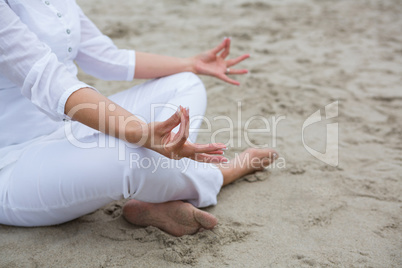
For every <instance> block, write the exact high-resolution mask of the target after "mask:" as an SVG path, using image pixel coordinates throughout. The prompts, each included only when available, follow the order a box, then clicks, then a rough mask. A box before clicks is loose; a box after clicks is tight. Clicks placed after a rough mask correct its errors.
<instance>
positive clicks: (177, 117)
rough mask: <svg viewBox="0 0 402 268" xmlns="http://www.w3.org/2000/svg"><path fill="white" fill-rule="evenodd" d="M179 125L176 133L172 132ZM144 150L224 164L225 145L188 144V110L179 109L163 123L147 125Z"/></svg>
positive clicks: (225, 160) (225, 159) (167, 155)
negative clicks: (146, 139) (146, 138)
mask: <svg viewBox="0 0 402 268" xmlns="http://www.w3.org/2000/svg"><path fill="white" fill-rule="evenodd" d="M179 124H180V128H179V131H178V133H174V132H172V130H173V129H174V128H175V127H176V126H178V125H179ZM148 129H149V130H148V131H149V132H148V133H150V135H149V134H148V137H149V138H148V141H147V142H146V144H145V147H146V148H149V149H152V150H154V151H156V152H158V153H160V154H162V155H164V156H166V157H168V158H171V159H181V158H183V157H188V158H191V159H193V160H196V161H199V162H210V163H224V162H227V161H228V159H227V158H225V157H224V156H223V150H226V145H225V144H223V143H214V144H198V143H191V142H189V141H188V140H187V139H188V135H189V129H190V116H189V110H188V108H187V109H185V108H183V107H181V106H180V107H179V109H178V110H177V112H176V113H175V114H174V115H172V116H171V117H170V118H169V119H168V120H166V121H164V122H152V123H150V124H148Z"/></svg>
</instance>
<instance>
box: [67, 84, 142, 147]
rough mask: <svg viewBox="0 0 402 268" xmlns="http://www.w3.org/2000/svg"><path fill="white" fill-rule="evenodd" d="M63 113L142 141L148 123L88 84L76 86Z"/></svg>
mask: <svg viewBox="0 0 402 268" xmlns="http://www.w3.org/2000/svg"><path fill="white" fill-rule="evenodd" d="M65 114H67V115H68V116H70V117H71V118H72V119H74V120H77V121H79V122H81V123H82V124H84V125H87V126H89V127H91V128H94V129H96V130H99V131H101V132H103V133H106V134H108V135H111V136H114V137H116V138H119V139H122V140H125V141H128V142H130V143H136V144H140V145H143V144H145V141H146V139H147V134H148V125H147V124H146V123H145V122H143V121H141V120H140V119H139V118H137V117H136V116H134V115H133V114H131V113H130V112H128V111H127V110H125V109H123V108H122V107H120V106H119V105H117V104H116V103H114V102H113V101H111V100H110V99H108V98H106V97H105V96H103V95H102V94H100V93H98V92H96V91H94V90H93V89H91V88H82V89H80V90H77V91H76V92H74V93H73V94H71V96H70V97H69V98H68V100H67V102H66V105H65Z"/></svg>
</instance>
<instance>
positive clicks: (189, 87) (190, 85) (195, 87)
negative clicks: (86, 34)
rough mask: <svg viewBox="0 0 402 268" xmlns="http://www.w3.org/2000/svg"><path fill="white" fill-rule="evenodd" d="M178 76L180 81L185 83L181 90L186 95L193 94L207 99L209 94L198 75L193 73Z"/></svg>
mask: <svg viewBox="0 0 402 268" xmlns="http://www.w3.org/2000/svg"><path fill="white" fill-rule="evenodd" d="M176 75H177V78H178V80H179V81H180V82H182V83H183V84H182V85H183V86H182V87H180V89H181V90H183V91H185V92H186V93H189V92H191V94H195V95H196V96H198V97H199V98H201V97H203V98H205V99H206V96H207V94H206V91H205V86H204V83H203V82H202V81H201V79H200V78H199V77H198V76H197V75H195V74H194V73H191V72H184V73H178V74H176Z"/></svg>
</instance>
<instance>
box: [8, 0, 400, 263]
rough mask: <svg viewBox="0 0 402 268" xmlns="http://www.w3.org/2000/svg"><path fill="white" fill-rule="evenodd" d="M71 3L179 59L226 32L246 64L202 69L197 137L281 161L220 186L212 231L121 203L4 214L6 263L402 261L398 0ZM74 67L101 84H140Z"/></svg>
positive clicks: (149, 48)
mask: <svg viewBox="0 0 402 268" xmlns="http://www.w3.org/2000/svg"><path fill="white" fill-rule="evenodd" d="M77 2H78V3H79V4H80V5H81V7H82V9H83V10H84V12H85V13H86V14H87V15H88V16H89V17H90V18H91V19H92V20H93V21H94V22H95V24H96V25H97V26H98V27H99V28H100V29H101V30H102V31H103V32H104V33H105V34H108V35H109V36H110V37H111V38H112V39H113V40H114V41H115V43H116V45H117V46H119V47H121V48H128V49H132V48H134V49H136V50H138V51H145V52H153V53H160V54H165V55H172V56H179V57H188V56H192V55H194V54H196V53H199V52H201V51H204V50H206V49H209V48H212V47H213V46H215V45H217V44H218V43H219V42H221V41H222V39H223V38H224V37H225V36H227V37H232V48H231V56H232V57H236V56H239V55H241V54H244V53H250V54H251V58H250V59H248V60H247V61H245V62H244V63H242V64H241V65H239V67H241V68H248V69H249V70H250V73H249V74H247V75H244V76H239V77H236V79H238V80H239V81H240V82H241V85H240V86H239V87H236V86H232V85H229V84H225V83H224V82H222V81H220V80H217V79H214V78H211V77H202V80H203V82H204V83H205V86H206V88H207V93H208V108H207V113H206V117H207V118H208V119H209V120H210V122H211V125H210V131H205V132H203V133H201V134H200V135H199V139H198V141H199V142H210V141H211V137H212V136H213V135H214V136H213V137H214V138H215V139H216V141H220V142H227V143H229V144H230V150H229V151H228V153H227V155H228V156H229V157H233V156H234V155H235V154H236V153H239V152H241V151H242V150H243V149H245V148H247V147H249V146H250V145H265V146H269V147H274V148H276V150H277V151H278V152H279V154H280V159H279V160H278V162H277V163H276V164H275V166H274V167H273V168H270V169H268V170H267V171H265V172H259V173H256V174H254V175H250V176H247V177H245V178H243V179H241V180H239V181H237V182H235V183H233V184H232V185H229V186H227V187H225V188H224V189H222V191H221V193H220V194H219V197H218V205H217V206H214V207H210V208H207V209H205V210H206V211H208V212H210V213H212V214H214V215H215V216H216V217H217V218H218V219H219V225H218V226H217V227H216V228H215V229H213V230H210V231H204V232H201V233H198V234H196V235H190V236H183V237H180V238H177V237H172V236H170V235H168V234H166V233H164V232H162V231H160V230H158V229H156V228H154V227H148V228H142V227H137V226H133V225H131V224H129V223H127V222H126V221H125V220H124V219H123V218H122V217H121V208H122V205H123V204H124V201H123V200H122V201H116V202H114V203H111V204H109V205H107V206H106V207H104V208H102V209H99V210H97V211H95V212H94V213H92V214H90V215H86V216H84V217H81V218H79V219H77V220H74V221H72V222H69V223H65V224H62V225H59V226H52V227H42V228H16V227H9V226H0V237H1V239H0V267H187V266H188V265H190V266H195V267H402V256H401V255H402V224H401V222H402V175H401V174H402V154H401V153H402V124H401V122H402V1H398V0H395V1H392V0H372V1H363V0H354V1H349V0H339V1H318V0H317V1H313V0H284V1H275V0H270V1H268V0H266V1H245V0H232V1H223V0H217V1H212V0H197V1H184V0H163V1H142V0H133V1H121V0H115V1H106V0H97V1H94V0H89V1H83V0H79V1H77ZM80 78H81V79H82V80H83V81H85V82H87V83H89V84H90V85H93V86H95V87H96V88H97V89H98V90H100V91H101V92H103V93H104V94H106V95H110V94H113V93H115V92H118V91H120V90H124V89H127V88H130V87H132V86H133V85H135V84H138V83H140V82H143V81H142V80H136V81H133V82H115V81H106V82H105V81H100V80H97V79H96V78H93V77H90V76H88V75H85V74H83V73H82V72H81V73H80ZM183 105H184V106H185V104H183ZM326 108H327V109H326ZM239 111H240V112H239ZM316 111H320V112H321V115H322V120H320V121H318V122H315V123H313V124H310V125H309V124H308V123H305V122H306V120H307V119H308V118H309V116H310V115H312V114H314V113H315V112H316ZM217 116H226V117H227V118H230V119H231V122H232V123H233V125H232V126H231V125H230V123H229V120H227V118H226V117H217ZM253 116H257V117H254V118H253ZM258 116H259V117H258ZM307 122H308V121H307ZM229 127H232V129H233V130H234V131H233V132H232V133H230V132H229V131H228V130H226V131H222V129H224V128H226V129H227V128H229ZM268 127H269V128H268ZM303 127H304V129H303ZM203 128H205V129H207V128H208V126H207V125H206V124H204V125H203ZM255 129H263V130H262V131H260V132H257V131H255ZM264 129H265V130H264ZM219 130H221V131H220V132H219ZM245 130H246V131H245ZM247 130H248V131H247ZM302 133H303V134H304V136H303V138H302ZM336 133H338V139H337V140H335V141H334V140H331V138H330V137H335V136H334V135H336ZM327 134H328V135H327ZM327 136H328V139H327ZM307 148H310V149H307ZM336 148H338V150H337V149H336ZM326 149H327V150H326ZM308 150H310V152H313V154H314V151H318V153H321V155H320V154H318V153H315V154H316V156H318V158H320V159H321V160H320V159H318V158H316V157H314V156H313V155H312V154H311V153H310V152H309V151H308ZM325 152H327V154H324V153H325ZM336 153H338V155H336ZM322 160H325V161H327V163H330V164H327V163H324V162H323V161H322ZM336 160H339V161H338V163H337V164H336V162H337V161H336ZM331 163H332V165H331Z"/></svg>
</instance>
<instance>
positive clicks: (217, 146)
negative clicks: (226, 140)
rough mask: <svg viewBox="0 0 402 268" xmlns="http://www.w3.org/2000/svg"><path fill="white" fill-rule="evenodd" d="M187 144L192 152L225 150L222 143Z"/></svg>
mask: <svg viewBox="0 0 402 268" xmlns="http://www.w3.org/2000/svg"><path fill="white" fill-rule="evenodd" d="M189 145H190V146H191V147H192V150H193V152H194V153H211V152H215V151H224V150H227V148H226V145H225V144H223V143H210V144H199V143H191V144H189Z"/></svg>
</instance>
